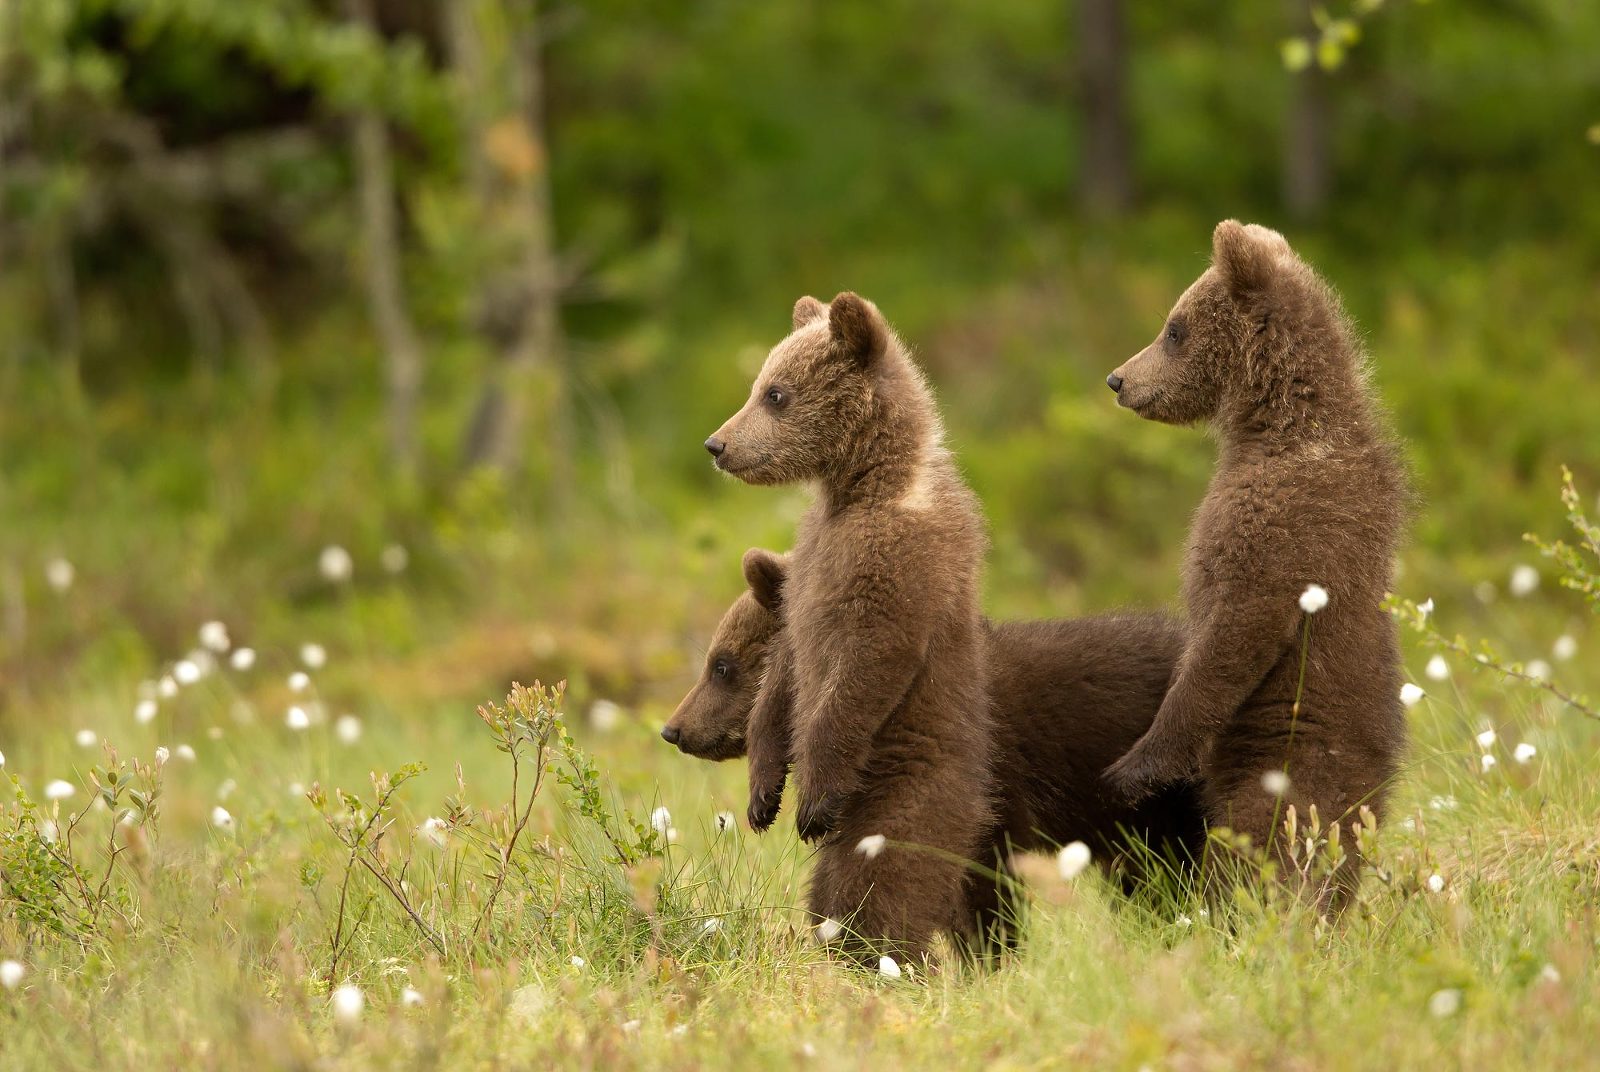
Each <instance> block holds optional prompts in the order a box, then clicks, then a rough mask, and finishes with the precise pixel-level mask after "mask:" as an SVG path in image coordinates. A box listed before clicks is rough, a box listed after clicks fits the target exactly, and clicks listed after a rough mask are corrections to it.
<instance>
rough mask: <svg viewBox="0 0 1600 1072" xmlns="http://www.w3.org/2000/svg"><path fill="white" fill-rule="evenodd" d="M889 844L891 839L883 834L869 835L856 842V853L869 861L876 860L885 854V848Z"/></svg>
mask: <svg viewBox="0 0 1600 1072" xmlns="http://www.w3.org/2000/svg"><path fill="white" fill-rule="evenodd" d="M888 844H889V839H888V838H886V837H884V836H883V835H882V834H868V835H867V836H866V837H864V838H862V839H861V840H860V841H858V842H856V851H857V852H859V853H860V854H861V855H863V856H865V857H866V858H867V859H869V860H876V859H877V858H878V854H879V853H881V852H883V850H884V847H885V846H887V845H888Z"/></svg>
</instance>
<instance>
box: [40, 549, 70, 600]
mask: <svg viewBox="0 0 1600 1072" xmlns="http://www.w3.org/2000/svg"><path fill="white" fill-rule="evenodd" d="M77 576H78V571H77V569H75V568H74V567H73V565H72V563H71V562H68V561H67V560H66V559H64V558H62V557H61V556H60V555H57V556H56V557H55V558H52V559H51V560H50V561H48V562H46V563H45V564H44V580H45V583H46V584H48V585H49V586H50V587H51V589H53V590H54V591H56V592H65V591H66V590H67V589H69V588H71V587H72V582H73V581H74V580H76V579H77Z"/></svg>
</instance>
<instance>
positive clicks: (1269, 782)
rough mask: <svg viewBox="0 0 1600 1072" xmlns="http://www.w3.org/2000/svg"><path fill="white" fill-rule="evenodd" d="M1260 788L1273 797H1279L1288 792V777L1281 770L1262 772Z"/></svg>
mask: <svg viewBox="0 0 1600 1072" xmlns="http://www.w3.org/2000/svg"><path fill="white" fill-rule="evenodd" d="M1261 788H1262V789H1265V790H1266V791H1267V792H1268V793H1271V794H1272V795H1273V796H1275V797H1281V796H1283V794H1285V793H1287V792H1288V791H1289V776H1288V775H1287V774H1285V773H1284V772H1283V771H1281V770H1269V771H1262V772H1261Z"/></svg>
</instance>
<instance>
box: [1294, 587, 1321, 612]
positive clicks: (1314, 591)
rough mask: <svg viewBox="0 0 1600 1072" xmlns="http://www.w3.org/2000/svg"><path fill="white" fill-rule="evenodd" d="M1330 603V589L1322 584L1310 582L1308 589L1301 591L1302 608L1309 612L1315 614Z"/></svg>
mask: <svg viewBox="0 0 1600 1072" xmlns="http://www.w3.org/2000/svg"><path fill="white" fill-rule="evenodd" d="M1327 605H1328V590H1327V589H1326V588H1324V587H1322V585H1320V584H1308V585H1306V590H1305V591H1304V592H1301V593H1300V609H1301V610H1303V611H1305V612H1306V613H1307V614H1315V613H1317V611H1319V610H1321V609H1322V608H1323V607H1326V606H1327Z"/></svg>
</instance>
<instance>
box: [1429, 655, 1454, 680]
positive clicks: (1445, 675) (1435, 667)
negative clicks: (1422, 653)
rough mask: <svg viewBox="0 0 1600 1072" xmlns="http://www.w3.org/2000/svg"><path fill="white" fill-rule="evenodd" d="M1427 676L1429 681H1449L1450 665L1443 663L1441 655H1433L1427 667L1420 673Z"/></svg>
mask: <svg viewBox="0 0 1600 1072" xmlns="http://www.w3.org/2000/svg"><path fill="white" fill-rule="evenodd" d="M1422 672H1423V673H1424V674H1427V675H1428V680H1429V681H1448V680H1450V664H1449V663H1447V662H1445V661H1444V656H1443V655H1435V656H1434V657H1433V658H1431V659H1429V660H1428V665H1427V667H1426V668H1424V669H1423V671H1422Z"/></svg>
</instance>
